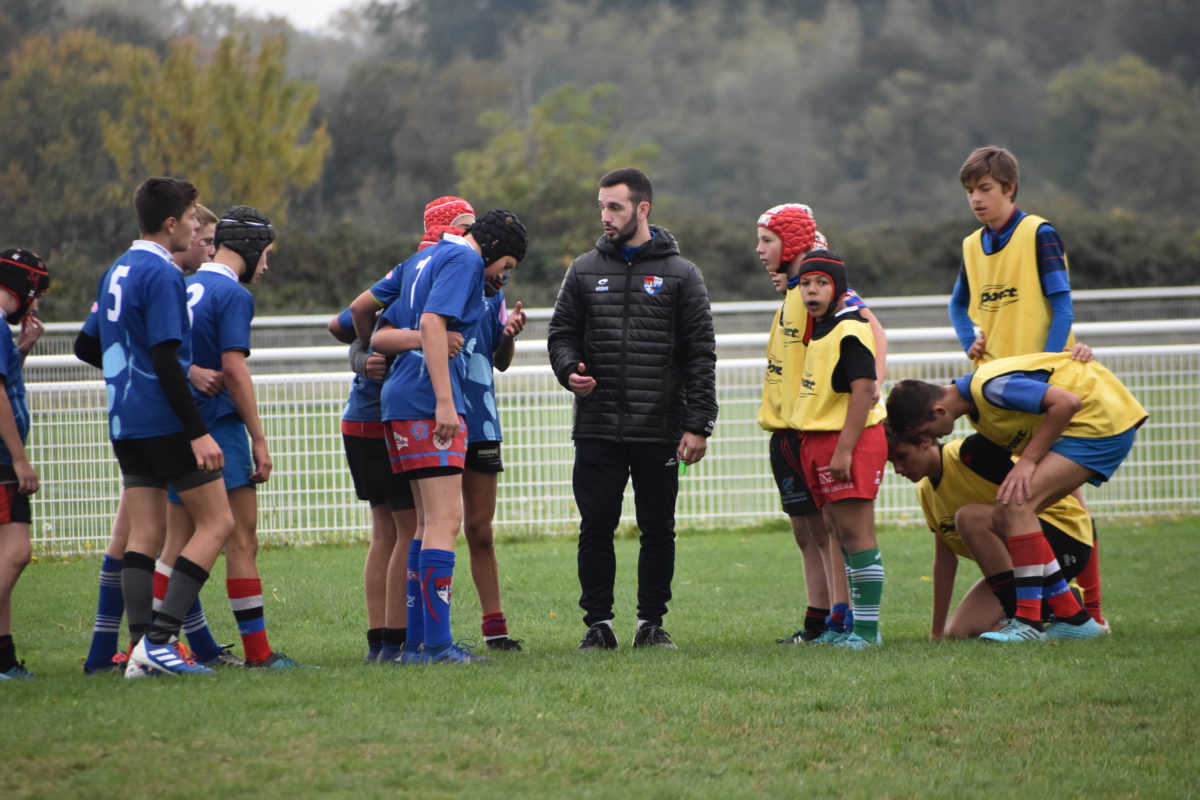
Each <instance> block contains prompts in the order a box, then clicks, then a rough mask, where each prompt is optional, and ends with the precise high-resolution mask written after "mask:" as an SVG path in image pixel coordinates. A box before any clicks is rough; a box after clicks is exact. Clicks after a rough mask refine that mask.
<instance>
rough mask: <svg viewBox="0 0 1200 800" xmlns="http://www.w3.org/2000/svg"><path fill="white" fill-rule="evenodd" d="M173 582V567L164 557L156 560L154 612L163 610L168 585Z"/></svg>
mask: <svg viewBox="0 0 1200 800" xmlns="http://www.w3.org/2000/svg"><path fill="white" fill-rule="evenodd" d="M170 583H171V568H170V567H168V566H167V564H166V562H164V561H163V560H162V559H157V560H156V561H155V562H154V600H153V605H152V606H151V607H152V608H153V609H154V613H155V614H157V613H158V612H159V611H162V604H163V599H164V598H165V597H166V596H167V586H168V585H169V584H170Z"/></svg>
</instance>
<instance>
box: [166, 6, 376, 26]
mask: <svg viewBox="0 0 1200 800" xmlns="http://www.w3.org/2000/svg"><path fill="white" fill-rule="evenodd" d="M194 2H195V0H193V2H191V3H189V5H192V4H194ZM222 2H224V3H228V4H229V5H232V6H234V7H235V8H237V10H238V11H239V12H241V13H243V14H248V15H250V16H255V17H263V18H265V17H269V16H272V15H275V16H281V17H287V18H288V19H289V20H290V21H291V23H292V25H294V26H296V27H297V28H300V29H301V30H306V31H317V30H320V29H321V28H322V27H323V26H324V25H325V23H326V22H328V21H329V18H330V17H331V16H333V15H334V14H336V13H337V12H338V10H339V9H342V8H345V7H347V6H349V5H351V4H352V3H353V2H354V0H222Z"/></svg>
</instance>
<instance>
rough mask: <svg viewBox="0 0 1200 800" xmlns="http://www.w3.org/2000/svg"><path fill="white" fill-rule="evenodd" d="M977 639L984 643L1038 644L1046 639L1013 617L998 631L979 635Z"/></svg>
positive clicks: (1030, 626) (1040, 633) (1042, 634)
mask: <svg viewBox="0 0 1200 800" xmlns="http://www.w3.org/2000/svg"><path fill="white" fill-rule="evenodd" d="M979 638H980V639H983V640H984V641H985V642H1039V641H1041V640H1042V639H1045V638H1046V634H1044V633H1042V632H1041V631H1039V630H1038V629H1037V628H1035V627H1033V626H1032V625H1027V624H1025V623H1024V622H1021V620H1019V619H1016V618H1015V617H1014V618H1013V619H1010V620H1008V621H1006V622H1005V624H1004V627H1003V628H1001V629H1000V630H998V631H988V632H987V633H981V634H980V635H979Z"/></svg>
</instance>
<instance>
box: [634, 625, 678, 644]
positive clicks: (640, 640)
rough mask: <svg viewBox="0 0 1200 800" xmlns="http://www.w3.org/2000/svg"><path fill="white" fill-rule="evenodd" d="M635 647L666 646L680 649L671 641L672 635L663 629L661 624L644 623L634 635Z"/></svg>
mask: <svg viewBox="0 0 1200 800" xmlns="http://www.w3.org/2000/svg"><path fill="white" fill-rule="evenodd" d="M633 646H634V647H664V648H666V649H668V650H678V649H679V648H678V647H676V646H675V643H674V642H672V641H671V635H670V634H669V633H667V632H666V631H664V630H663V629H662V626H661V625H643V626H642V627H640V628H638V629H637V633H635V634H634V635H633Z"/></svg>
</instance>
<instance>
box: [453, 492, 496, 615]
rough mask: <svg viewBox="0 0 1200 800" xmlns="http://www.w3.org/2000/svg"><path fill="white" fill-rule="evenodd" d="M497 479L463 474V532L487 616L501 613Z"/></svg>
mask: <svg viewBox="0 0 1200 800" xmlns="http://www.w3.org/2000/svg"><path fill="white" fill-rule="evenodd" d="M496 484H497V476H496V474H495V473H492V472H476V471H475V470H473V469H468V470H466V471H464V472H463V482H462V496H463V533H464V534H466V538H467V548H468V550H469V552H470V555H471V579H472V580H473V581H474V582H475V591H476V592H477V593H478V594H479V606H480V610H481V611H482V613H484V614H499V613H500V611H501V605H500V566H499V563H498V562H497V560H496V547H495V544H494V533H493V530H492V519H493V518H494V517H495V515H496Z"/></svg>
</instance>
